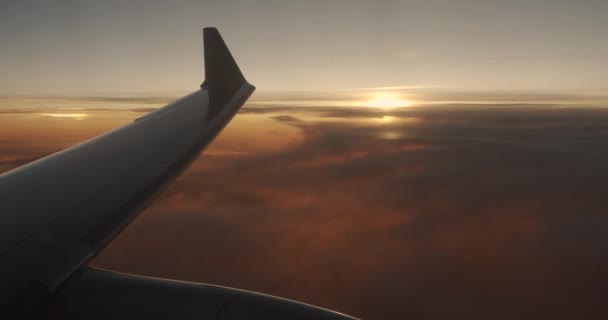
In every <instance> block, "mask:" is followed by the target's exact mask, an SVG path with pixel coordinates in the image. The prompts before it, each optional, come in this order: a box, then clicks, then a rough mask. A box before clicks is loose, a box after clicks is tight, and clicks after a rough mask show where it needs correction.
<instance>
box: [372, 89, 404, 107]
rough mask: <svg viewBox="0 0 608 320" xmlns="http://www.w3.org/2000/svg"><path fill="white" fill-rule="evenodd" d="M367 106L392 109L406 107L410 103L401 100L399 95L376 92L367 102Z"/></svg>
mask: <svg viewBox="0 0 608 320" xmlns="http://www.w3.org/2000/svg"><path fill="white" fill-rule="evenodd" d="M367 105H369V106H370V107H374V108H380V109H393V108H399V107H407V106H409V105H411V103H410V102H409V101H407V100H404V99H402V98H401V97H400V96H399V95H397V94H395V93H392V92H378V93H375V94H374V95H373V96H372V98H371V99H370V100H369V101H368V102H367Z"/></svg>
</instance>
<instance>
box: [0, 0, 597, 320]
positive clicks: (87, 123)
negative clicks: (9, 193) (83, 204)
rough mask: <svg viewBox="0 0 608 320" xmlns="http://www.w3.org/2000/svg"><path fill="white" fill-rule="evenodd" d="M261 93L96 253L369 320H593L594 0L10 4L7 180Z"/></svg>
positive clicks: (2, 119)
mask: <svg viewBox="0 0 608 320" xmlns="http://www.w3.org/2000/svg"><path fill="white" fill-rule="evenodd" d="M204 26H215V27H218V29H219V30H220V32H221V33H222V35H223V36H224V39H225V40H226V42H227V44H228V46H229V47H230V49H231V51H232V53H233V55H234V56H235V58H236V60H237V62H238V63H239V65H240V67H241V69H242V70H243V73H244V74H245V77H246V78H247V79H248V80H249V81H250V82H251V83H252V84H254V85H255V86H256V87H257V88H258V89H257V91H256V92H255V94H254V95H253V96H252V98H251V100H250V101H249V102H248V103H247V104H246V105H245V106H244V107H243V109H242V110H241V111H240V113H239V114H238V115H237V116H236V117H235V118H234V120H233V121H232V122H231V123H230V124H229V125H228V126H227V128H226V129H225V130H224V131H223V132H222V133H221V134H220V135H219V136H218V138H217V139H216V140H215V141H214V142H213V143H212V144H211V146H210V147H209V148H208V149H207V150H206V151H205V152H204V153H203V155H202V156H201V157H200V158H199V159H198V160H197V161H195V162H194V163H193V165H192V167H191V168H190V169H189V170H187V171H186V172H185V173H184V175H183V176H182V177H180V178H178V179H177V181H176V182H175V183H174V184H173V185H172V186H171V187H170V188H169V189H168V190H167V191H166V192H165V193H164V194H163V195H162V196H161V197H160V198H159V199H157V200H156V201H155V202H154V203H153V205H152V206H151V207H150V208H148V209H146V210H145V211H144V212H143V213H142V214H141V216H140V217H139V218H138V219H137V220H136V221H135V222H134V223H133V224H132V225H131V226H130V227H128V228H127V229H126V230H125V231H124V232H123V233H122V234H121V235H120V236H119V237H118V238H116V239H115V241H114V242H113V243H112V244H111V245H110V246H109V247H108V248H107V249H106V250H105V251H104V252H102V254H101V255H100V256H98V257H97V258H96V260H95V262H94V265H95V266H97V267H100V268H105V269H111V270H117V271H121V272H129V273H135V274H143V275H149V276H156V277H166V278H172V279H180V280H188V281H198V282H204V283H212V284H219V285H225V286H231V287H237V288H243V289H248V290H255V291H260V292H265V293H269V294H274V295H278V296H282V297H287V298H291V299H296V300H299V301H303V302H307V303H311V304H315V305H320V306H322V307H326V308H331V309H335V310H337V311H340V312H344V313H347V314H351V315H354V316H357V317H361V318H363V319H380V320H383V319H407V318H412V319H419V318H425V319H476V318H487V319H605V318H607V317H608V313H607V312H606V310H605V301H604V300H605V293H606V292H608V272H607V271H606V270H608V247H607V245H606V244H607V243H608V216H607V210H606V201H605V199H606V194H607V192H608V191H607V190H608V161H607V159H608V143H607V141H608V108H606V107H608V82H607V81H606V79H608V42H607V41H606V34H605V32H606V30H608V2H607V1H595V0H585V1H562V0H551V1H549V0H546V1H545V0H538V1H519V0H513V1H490V0H488V1H464V0H462V1H455V0H452V1H447V0H445V1H434V0H427V1H388V0H387V1H355V0H353V1H340V0H336V1H213V2H212V1H158V0H153V1H3V2H2V3H1V4H0V43H1V44H2V45H1V46H0V64H1V65H2V69H1V72H0V173H2V172H6V171H8V170H10V169H13V168H16V167H18V166H20V165H23V164H25V163H28V162H30V161H32V160H35V159H38V158H41V157H44V156H47V155H49V154H52V153H54V152H56V151H59V150H62V149H64V148H66V147H69V146H71V145H74V144H76V143H79V142H81V141H84V140H87V139H89V138H92V137H94V136H96V135H99V134H101V133H103V132H106V131H108V130H111V129H114V128H117V127H120V126H121V125H124V124H127V123H129V122H131V121H133V120H134V119H136V118H138V117H141V116H142V115H143V114H145V113H147V112H149V111H151V110H155V109H156V108H158V107H161V106H163V105H165V104H167V103H169V102H171V101H173V100H174V99H176V98H178V97H180V96H181V95H182V94H184V93H187V92H191V91H194V90H197V89H198V86H199V85H200V83H201V82H202V81H203V80H204V79H203V78H204V68H203V54H202V27H204Z"/></svg>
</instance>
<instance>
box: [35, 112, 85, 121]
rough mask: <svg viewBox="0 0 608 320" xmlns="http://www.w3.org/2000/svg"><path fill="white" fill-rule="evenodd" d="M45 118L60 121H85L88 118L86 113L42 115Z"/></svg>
mask: <svg viewBox="0 0 608 320" xmlns="http://www.w3.org/2000/svg"><path fill="white" fill-rule="evenodd" d="M40 115H41V116H43V117H51V118H59V119H76V120H79V119H84V118H86V117H87V116H88V114H86V113H40Z"/></svg>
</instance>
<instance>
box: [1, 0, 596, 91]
mask: <svg viewBox="0 0 608 320" xmlns="http://www.w3.org/2000/svg"><path fill="white" fill-rule="evenodd" d="M204 26H216V27H218V28H219V29H220V31H221V32H222V34H223V35H224V38H225V39H226V41H227V42H228V44H229V46H230V48H231V49H232V51H233V54H234V55H235V57H236V58H237V61H238V62H239V63H240V65H241V67H242V69H243V71H244V73H245V75H246V76H247V78H248V79H249V80H250V81H251V82H252V83H254V84H255V85H256V86H257V87H258V88H259V90H260V91H298V90H336V89H344V88H357V87H375V86H408V85H415V86H420V85H422V86H437V87H446V88H447V87H449V88H463V90H486V91H487V90H489V91H497V90H500V91H542V92H565V91H566V92H574V93H589V92H591V93H597V92H600V93H604V92H606V91H608V90H606V89H607V88H608V85H606V82H605V81H604V80H605V79H606V78H607V76H608V59H606V57H608V42H607V41H605V31H606V30H608V1H600V0H597V1H595V0H584V1H561V0H538V1H519V0H515V1H490V0H486V1H454V0H450V1H428V0H425V1H415V0H411V1H406V0H402V1H387V0H384V1H356V0H349V1H341V0H336V1H270V0H268V1H253V0H247V1H160V0H154V1H81V0H79V1H24V0H19V1H11V0H9V1H2V2H1V3H0V43H1V46H0V48H1V49H0V61H1V62H0V65H1V70H2V72H0V94H48V93H50V94H89V93H116V92H127V93H129V92H177V91H180V92H181V91H189V90H192V89H195V88H197V86H198V84H199V83H200V82H202V80H203V59H202V45H201V38H202V36H201V33H202V31H201V29H202V27H204Z"/></svg>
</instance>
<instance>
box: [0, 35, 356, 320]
mask: <svg viewBox="0 0 608 320" xmlns="http://www.w3.org/2000/svg"><path fill="white" fill-rule="evenodd" d="M204 46H205V49H204V53H205V82H204V83H203V84H202V85H201V89H200V90H198V91H196V92H193V93H191V94H189V95H187V96H185V97H183V98H181V99H179V100H177V101H175V102H173V103H170V104H169V105H167V106H165V107H163V108H161V109H159V110H157V111H154V112H151V113H149V114H147V115H146V116H144V117H142V118H139V119H137V120H135V121H134V122H133V123H131V124H129V125H126V126H124V127H122V128H119V129H116V130H114V131H111V132H108V133H106V134H103V135H101V136H99V137H96V138H94V139H91V140H89V141H86V142H83V143H81V144H79V145H76V146H73V147H71V148H68V149H65V150H63V151H61V152H57V153H55V154H52V155H50V156H48V157H45V158H42V159H40V160H37V161H34V162H32V163H30V164H27V165H25V166H22V167H20V168H17V169H15V170H12V171H9V172H6V173H4V174H2V175H0V319H23V318H31V319H49V318H52V319H54V318H60V319H140V318H145V319H279V318H280V319H351V318H349V317H346V316H344V315H341V314H337V313H333V312H331V311H327V310H324V309H320V308H316V307H312V306H308V305H304V304H300V303H296V302H293V301H289V300H285V299H280V298H276V297H271V296H268V295H263V294H257V293H252V292H247V291H242V290H237V289H230V288H224V287H217V286H211V285H205V284H195V283H186V282H178V281H171V280H164V279H153V278H146V277H140V276H134V275H125V274H118V273H113V272H109V271H102V270H95V269H92V268H90V267H88V263H89V261H90V260H91V259H92V258H93V257H94V256H95V255H96V254H98V253H99V252H100V251H101V250H102V249H103V248H104V247H105V246H106V245H107V244H108V243H109V242H110V241H111V240H112V239H113V238H114V237H115V236H116V235H117V234H118V233H119V232H120V231H121V230H123V229H124V228H125V227H126V226H127V225H128V224H129V223H130V222H131V221H132V220H133V219H134V218H135V217H136V216H137V215H138V214H139V213H140V212H141V211H142V210H143V209H144V208H145V207H146V206H147V205H148V204H149V203H150V202H151V201H152V200H153V199H154V197H155V196H157V195H158V194H159V193H160V192H162V190H163V189H164V188H166V187H167V186H168V185H169V184H170V183H171V182H172V181H173V179H175V178H176V177H177V176H178V175H179V174H180V173H181V172H183V171H184V170H185V169H186V168H187V167H188V166H189V165H190V163H191V162H192V161H193V160H195V159H196V158H197V157H198V156H199V154H200V153H201V152H202V151H203V150H204V149H205V147H206V146H207V145H208V144H209V143H210V142H211V141H212V140H213V138H214V137H215V136H216V135H217V134H218V133H219V132H220V131H221V130H222V129H223V128H224V126H226V124H227V123H228V122H229V121H230V120H231V119H232V117H233V116H234V115H235V114H236V113H237V112H238V110H239V108H240V107H241V106H242V105H243V104H244V103H245V101H246V100H247V99H248V98H249V96H250V95H251V94H252V93H253V91H254V90H255V88H254V87H253V86H252V85H250V84H249V83H248V82H247V81H246V80H245V78H244V77H243V75H242V73H241V71H240V70H239V68H238V66H237V64H236V62H235V61H234V59H233V57H232V55H231V54H230V52H229V50H228V48H227V47H226V45H225V43H224V41H223V40H222V38H221V36H220V34H219V33H218V31H217V30H216V29H214V28H205V29H204Z"/></svg>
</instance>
